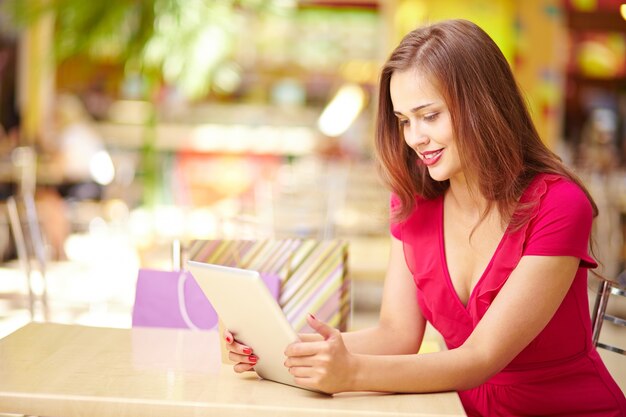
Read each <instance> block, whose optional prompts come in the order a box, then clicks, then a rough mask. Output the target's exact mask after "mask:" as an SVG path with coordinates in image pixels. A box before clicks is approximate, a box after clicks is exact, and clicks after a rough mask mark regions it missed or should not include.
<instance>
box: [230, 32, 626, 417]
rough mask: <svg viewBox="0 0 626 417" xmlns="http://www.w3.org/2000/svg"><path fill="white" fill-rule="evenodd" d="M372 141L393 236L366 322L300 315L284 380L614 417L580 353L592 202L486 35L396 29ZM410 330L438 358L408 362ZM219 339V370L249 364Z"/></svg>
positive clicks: (508, 411) (607, 394)
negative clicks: (304, 324)
mask: <svg viewBox="0 0 626 417" xmlns="http://www.w3.org/2000/svg"><path fill="white" fill-rule="evenodd" d="M376 141H377V142H376V143H377V150H378V154H379V159H380V161H381V164H382V171H383V174H384V177H385V178H386V180H387V182H388V184H389V186H390V188H391V190H392V200H391V208H392V225H391V233H392V235H393V239H392V248H391V255H390V264H389V269H388V272H387V276H386V281H385V288H384V293H383V300H382V307H381V316H380V322H379V325H378V326H377V327H375V328H372V329H368V330H363V331H358V332H353V333H345V334H341V333H339V332H338V331H337V330H335V329H332V328H330V327H328V326H327V325H325V324H324V323H321V322H319V321H318V320H316V319H315V318H314V317H312V316H311V317H309V325H310V326H311V327H312V328H313V329H315V330H316V331H317V333H318V334H317V335H303V336H302V341H301V342H297V343H294V344H292V345H290V346H289V347H288V348H287V349H286V352H285V354H286V356H287V359H286V361H285V366H287V367H288V368H289V371H290V372H291V373H292V374H293V375H294V377H295V380H296V382H297V383H299V384H301V385H303V386H307V387H313V388H317V389H319V390H322V391H325V392H328V393H335V392H340V391H352V390H355V391H356V390H358V391H361V390H373V391H386V392H436V391H448V390H455V391H458V392H459V395H460V397H461V400H462V402H463V405H464V407H465V409H466V411H467V413H468V414H469V415H471V416H479V415H507V416H509V415H542V416H546V415H562V416H571V415H593V416H621V415H625V414H626V399H625V398H624V394H623V393H622V392H621V390H620V389H619V387H618V386H617V384H616V383H615V382H614V381H613V379H612V378H611V376H610V375H609V373H608V371H607V370H606V368H605V366H604V365H603V363H602V361H601V360H600V357H599V356H598V354H597V352H596V350H595V348H594V346H593V345H592V343H591V324H590V318H589V307H588V299H587V269H588V268H593V267H595V266H596V263H595V262H594V260H593V259H592V258H591V257H590V256H589V255H588V246H589V235H590V231H591V224H592V220H593V217H594V216H595V215H596V214H597V213H596V208H595V204H594V203H593V200H592V199H591V197H590V196H589V194H588V193H587V191H586V190H585V188H584V187H583V185H582V184H581V183H580V181H579V180H577V179H576V177H575V176H574V175H573V174H572V173H571V172H570V171H569V170H568V169H567V168H565V167H564V166H563V165H562V163H561V162H560V160H559V158H558V157H557V156H556V155H554V154H553V153H552V152H551V151H550V150H548V149H547V148H546V147H545V145H544V144H543V143H542V142H541V140H540V138H539V135H538V134H537V131H536V129H535V127H534V126H533V123H532V121H531V118H530V115H529V113H528V111H527V109H526V106H525V103H524V100H523V98H522V95H521V93H520V91H519V89H518V87H517V85H516V83H515V80H514V78H513V75H512V73H511V70H510V68H509V66H508V63H507V62H506V59H505V58H504V56H503V55H502V53H501V52H500V50H499V49H498V47H497V46H496V44H495V43H494V42H493V41H492V40H491V39H490V38H489V36H488V35H487V34H486V33H485V32H484V31H483V30H482V29H480V28H479V27H477V26H476V25H474V24H473V23H470V22H468V21H463V20H451V21H444V22H441V23H438V24H434V25H432V26H429V27H425V28H420V29H417V30H415V31H413V32H411V33H409V34H408V35H407V36H406V37H405V38H404V39H403V40H402V42H401V43H400V45H399V46H398V47H397V48H396V49H395V51H394V52H393V53H392V54H391V57H390V58H389V60H388V61H387V63H386V64H385V66H384V68H383V70H382V77H381V82H380V96H379V113H378V126H377V138H376ZM426 321H429V322H430V323H432V325H433V326H434V327H435V328H437V329H438V330H439V332H440V333H441V334H442V336H443V337H444V339H445V342H446V344H447V347H448V350H446V351H442V352H437V353H431V354H420V355H417V354H416V353H417V351H418V349H419V347H420V344H421V342H422V337H423V334H424V326H425V323H426ZM225 337H226V338H227V341H228V342H229V349H230V350H231V352H230V358H231V359H232V360H234V361H235V362H237V364H236V365H235V371H237V372H243V371H247V370H250V369H253V367H254V364H255V363H256V361H257V359H258V358H256V357H255V356H254V354H253V353H252V351H251V348H250V347H247V346H243V345H241V344H239V343H237V342H236V341H234V340H233V335H232V334H231V333H229V332H226V334H225ZM251 353H252V354H251ZM259 360H262V358H261V359H259Z"/></svg>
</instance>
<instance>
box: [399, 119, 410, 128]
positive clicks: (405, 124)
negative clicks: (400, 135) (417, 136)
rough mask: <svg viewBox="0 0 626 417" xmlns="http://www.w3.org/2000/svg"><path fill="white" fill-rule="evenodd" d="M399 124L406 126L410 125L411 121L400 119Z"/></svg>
mask: <svg viewBox="0 0 626 417" xmlns="http://www.w3.org/2000/svg"><path fill="white" fill-rule="evenodd" d="M398 124H399V125H400V126H402V127H404V126H408V125H409V121H408V120H398Z"/></svg>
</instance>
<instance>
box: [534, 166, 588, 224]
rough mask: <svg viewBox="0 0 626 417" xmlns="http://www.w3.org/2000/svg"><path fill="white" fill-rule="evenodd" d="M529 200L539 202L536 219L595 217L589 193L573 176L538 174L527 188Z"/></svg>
mask: <svg viewBox="0 0 626 417" xmlns="http://www.w3.org/2000/svg"><path fill="white" fill-rule="evenodd" d="M526 194H527V196H526V198H527V199H528V201H531V202H535V203H537V204H536V205H535V204H533V205H534V206H535V210H536V215H535V216H533V217H535V218H536V219H541V218H543V219H544V220H545V218H546V217H552V216H556V217H559V218H562V217H570V218H572V217H573V218H577V219H579V220H584V219H586V218H589V219H591V218H593V207H592V204H591V201H590V200H589V198H588V197H587V194H586V193H585V191H584V190H583V188H581V186H580V185H578V184H577V183H576V182H575V181H573V180H572V179H571V178H568V177H566V176H564V175H556V174H538V175H537V176H536V177H535V178H534V179H533V181H532V182H531V184H530V186H529V187H528V190H527V193H526Z"/></svg>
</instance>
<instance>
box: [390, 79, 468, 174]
mask: <svg viewBox="0 0 626 417" xmlns="http://www.w3.org/2000/svg"><path fill="white" fill-rule="evenodd" d="M389 88H390V93H391V101H392V103H393V111H394V113H395V115H396V117H397V118H398V123H399V124H400V128H401V130H402V132H403V133H404V140H405V142H406V143H407V144H408V145H409V147H410V148H411V149H413V150H414V151H415V152H416V153H417V155H418V157H419V160H418V163H419V164H424V165H425V166H426V167H427V168H428V173H429V175H430V176H431V178H432V179H434V180H435V181H445V180H454V177H456V176H462V175H463V172H462V169H461V160H460V158H459V152H458V149H457V147H456V140H455V137H454V132H453V129H452V121H451V119H450V112H449V111H448V107H447V106H446V104H445V101H444V99H443V97H442V96H441V95H440V94H439V92H438V91H437V89H436V88H435V86H434V85H433V84H432V83H431V82H430V81H429V80H428V79H427V78H426V77H423V76H421V75H420V74H419V72H417V71H415V70H408V71H402V72H397V71H396V72H394V73H393V75H392V76H391V81H390V85H389Z"/></svg>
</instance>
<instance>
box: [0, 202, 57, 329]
mask: <svg viewBox="0 0 626 417" xmlns="http://www.w3.org/2000/svg"><path fill="white" fill-rule="evenodd" d="M7 211H8V213H9V223H10V224H11V230H12V232H13V239H14V243H15V248H16V251H17V257H18V260H19V264H20V268H21V269H22V271H23V273H24V275H25V278H26V284H27V287H28V297H29V311H30V315H31V319H32V318H34V316H35V305H36V301H37V300H36V298H37V297H36V293H35V291H34V289H33V288H34V287H33V280H34V277H35V275H36V273H38V275H39V277H40V279H41V283H42V284H41V294H40V296H41V304H42V308H43V316H44V319H45V320H48V318H49V310H48V294H47V282H46V251H45V245H44V239H43V235H42V233H41V229H40V226H39V218H38V216H37V208H36V207H35V200H34V198H33V196H32V194H30V193H26V194H19V195H15V196H11V197H9V198H8V199H7Z"/></svg>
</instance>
